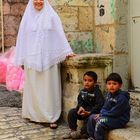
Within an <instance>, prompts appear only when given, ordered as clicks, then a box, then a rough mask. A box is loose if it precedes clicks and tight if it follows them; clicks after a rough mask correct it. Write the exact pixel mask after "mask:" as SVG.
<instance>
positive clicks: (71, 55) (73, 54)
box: [67, 53, 76, 58]
mask: <svg viewBox="0 0 140 140" xmlns="http://www.w3.org/2000/svg"><path fill="white" fill-rule="evenodd" d="M75 56H76V54H75V53H71V54H69V55H67V58H71V57H75Z"/></svg>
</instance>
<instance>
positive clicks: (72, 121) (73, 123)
mask: <svg viewBox="0 0 140 140" xmlns="http://www.w3.org/2000/svg"><path fill="white" fill-rule="evenodd" d="M77 120H83V121H84V125H83V127H82V128H81V134H87V127H86V126H87V117H83V116H81V115H78V114H77V110H76V109H75V108H73V109H71V110H70V111H69V113H68V124H69V127H70V129H71V130H77V127H78V125H77Z"/></svg>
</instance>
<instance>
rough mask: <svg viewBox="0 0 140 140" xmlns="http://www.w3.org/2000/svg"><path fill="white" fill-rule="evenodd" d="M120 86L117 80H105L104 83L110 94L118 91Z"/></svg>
mask: <svg viewBox="0 0 140 140" xmlns="http://www.w3.org/2000/svg"><path fill="white" fill-rule="evenodd" d="M121 86H122V84H119V83H118V82H115V81H107V83H106V87H107V90H108V92H110V93H112V94H113V93H115V92H116V91H118V90H119V89H120V88H121Z"/></svg>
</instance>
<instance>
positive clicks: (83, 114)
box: [80, 111, 90, 117]
mask: <svg viewBox="0 0 140 140" xmlns="http://www.w3.org/2000/svg"><path fill="white" fill-rule="evenodd" d="M89 114H90V112H88V111H83V112H82V113H81V114H80V115H82V116H84V117H86V116H89Z"/></svg>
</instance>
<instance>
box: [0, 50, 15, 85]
mask: <svg viewBox="0 0 140 140" xmlns="http://www.w3.org/2000/svg"><path fill="white" fill-rule="evenodd" d="M12 50H13V48H11V49H9V50H8V51H7V52H5V53H1V54H0V83H2V84H3V83H5V82H6V71H7V62H8V59H9V57H10V55H11V52H12Z"/></svg>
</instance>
